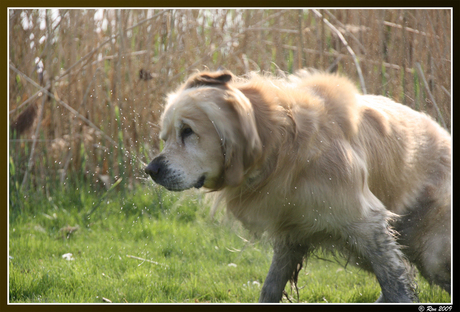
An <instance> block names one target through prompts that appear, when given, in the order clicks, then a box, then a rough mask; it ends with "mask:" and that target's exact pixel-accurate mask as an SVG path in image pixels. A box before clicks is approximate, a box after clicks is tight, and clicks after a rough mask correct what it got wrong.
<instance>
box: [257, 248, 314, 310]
mask: <svg viewBox="0 0 460 312" xmlns="http://www.w3.org/2000/svg"><path fill="white" fill-rule="evenodd" d="M307 250H308V248H306V247H303V246H302V247H300V246H286V245H284V244H275V247H274V254H273V259H272V264H271V265H270V270H269V271H268V275H267V278H266V279H265V282H264V285H263V287H262V292H261V294H260V298H259V302H264V303H268V302H280V300H281V297H282V296H283V290H284V287H285V286H286V283H287V282H288V280H290V279H291V278H293V275H295V274H296V272H297V273H298V268H300V267H301V266H302V261H303V257H304V256H305V255H306V251H307ZM299 265H300V267H299ZM294 278H295V277H294Z"/></svg>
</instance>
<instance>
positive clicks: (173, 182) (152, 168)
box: [144, 155, 206, 191]
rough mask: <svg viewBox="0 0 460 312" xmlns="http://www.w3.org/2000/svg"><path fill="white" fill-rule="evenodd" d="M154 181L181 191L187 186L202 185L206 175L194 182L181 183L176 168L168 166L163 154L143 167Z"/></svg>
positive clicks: (170, 188)
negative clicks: (190, 183)
mask: <svg viewBox="0 0 460 312" xmlns="http://www.w3.org/2000/svg"><path fill="white" fill-rule="evenodd" d="M144 171H145V173H147V174H148V175H149V176H150V177H151V178H152V179H153V181H155V183H157V184H160V185H163V186H164V187H165V188H167V189H168V190H170V191H183V190H185V189H188V188H192V187H195V188H197V189H198V188H200V187H202V186H203V185H204V182H205V179H206V177H205V176H204V175H203V176H201V177H200V178H199V179H198V180H197V181H196V182H195V183H194V184H192V185H188V184H185V185H184V183H183V181H182V179H181V176H182V175H181V174H180V173H179V172H177V171H176V170H171V169H170V168H169V167H168V161H167V160H166V158H165V157H164V156H163V155H160V156H158V157H156V158H155V159H154V160H152V161H151V162H150V163H149V164H148V165H147V167H145V169H144Z"/></svg>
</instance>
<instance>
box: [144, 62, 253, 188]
mask: <svg viewBox="0 0 460 312" xmlns="http://www.w3.org/2000/svg"><path fill="white" fill-rule="evenodd" d="M232 79H233V75H232V73H230V72H229V71H219V72H214V73H210V72H203V73H198V74H195V75H193V76H191V77H190V78H189V79H188V80H187V81H186V82H185V83H184V84H183V86H181V87H180V88H179V89H178V91H176V92H175V93H172V94H170V95H169V96H168V97H167V104H166V107H165V110H164V112H163V115H162V118H161V132H160V139H161V140H163V141H164V149H163V151H162V152H161V153H160V154H159V155H158V156H157V157H156V158H155V159H154V160H153V161H152V162H151V163H150V164H149V165H148V166H147V167H146V168H145V172H146V173H147V174H149V175H150V176H151V177H152V179H153V180H154V181H155V182H156V183H158V184H161V185H163V186H164V187H166V188H167V189H169V190H174V191H182V190H185V189H189V188H192V187H196V188H200V187H202V186H204V187H206V188H208V189H210V190H218V189H221V188H223V187H225V186H236V185H239V184H240V183H241V182H242V181H243V178H244V173H245V171H246V170H247V169H248V168H249V167H250V166H251V165H252V164H253V163H254V162H255V161H256V160H257V159H258V158H259V157H260V155H261V153H262V143H261V141H260V138H259V135H258V132H257V126H256V120H255V116H254V111H253V108H252V105H251V103H250V101H249V99H248V98H247V97H246V96H244V94H243V93H241V92H240V91H239V90H238V89H236V88H235V87H233V86H232V84H231V82H232Z"/></svg>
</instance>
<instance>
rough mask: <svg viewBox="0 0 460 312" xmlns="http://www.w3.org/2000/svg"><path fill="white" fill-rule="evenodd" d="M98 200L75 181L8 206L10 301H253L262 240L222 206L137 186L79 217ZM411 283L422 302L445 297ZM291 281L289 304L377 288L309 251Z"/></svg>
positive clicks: (266, 262) (264, 267)
mask: <svg viewBox="0 0 460 312" xmlns="http://www.w3.org/2000/svg"><path fill="white" fill-rule="evenodd" d="M68 189H70V187H69V188H68ZM83 194H84V196H83ZM99 198H101V195H100V194H96V193H93V192H88V190H86V189H84V188H82V189H79V190H76V189H75V190H72V191H69V190H67V191H64V190H61V191H59V192H56V194H51V196H49V197H48V198H46V197H45V196H43V195H40V194H38V193H37V194H35V195H31V196H30V197H29V196H26V197H25V198H23V201H21V202H20V203H16V205H15V206H11V205H10V209H11V210H10V214H9V216H10V220H9V255H10V256H11V257H12V258H10V260H9V302H10V303H102V302H107V301H108V300H110V301H111V302H114V303H196V302H199V303H202V302H211V303H222V302H242V303H246V302H257V300H258V296H259V293H260V288H261V285H262V284H263V281H264V279H265V276H266V273H267V272H268V268H269V266H270V260H271V255H272V251H271V248H270V245H269V243H267V242H266V241H264V240H263V239H262V240H261V241H257V242H253V243H249V242H247V241H245V240H244V239H243V237H245V236H246V234H247V233H246V232H245V231H244V230H243V229H241V228H240V227H239V225H238V224H237V223H234V222H230V221H229V220H228V219H227V218H225V217H224V215H223V214H222V215H220V216H219V217H218V218H217V219H216V220H211V219H210V217H209V216H208V209H207V208H206V207H207V205H205V204H204V203H203V200H202V197H201V195H199V194H197V193H195V192H189V193H183V194H172V193H169V192H166V191H164V190H162V189H159V188H156V187H148V188H147V187H145V186H138V187H137V188H136V189H135V190H132V191H127V190H125V191H124V192H117V191H115V192H110V193H109V194H107V196H106V197H105V198H104V202H103V203H102V204H100V205H99V207H98V208H97V209H95V210H94V212H93V213H92V214H91V215H90V216H89V217H87V214H88V211H91V209H92V207H93V206H94V205H97V204H98V200H99ZM12 207H13V208H12ZM68 253H71V254H72V255H71V256H70V257H71V258H70V259H71V260H67V259H65V258H63V255H65V254H68ZM418 282H419V296H420V300H421V301H422V302H436V303H440V302H450V301H451V299H450V296H449V295H448V294H447V293H446V292H444V291H442V290H441V289H440V288H438V287H433V288H430V287H429V286H428V285H427V283H426V282H425V281H424V280H423V279H421V278H419V280H418ZM298 286H299V288H300V290H299V299H297V295H296V293H295V291H291V289H290V286H289V284H288V285H287V287H286V291H287V293H288V295H289V300H291V301H292V302H297V300H299V301H300V302H310V303H312V302H320V303H326V302H329V303H332V302H339V303H340V302H373V301H375V300H376V299H377V297H378V295H379V291H380V289H379V286H378V283H377V281H376V279H375V277H374V276H372V275H369V274H368V273H365V272H362V271H360V270H358V269H357V268H354V267H350V266H349V267H347V268H346V269H343V268H342V267H341V266H339V265H338V264H337V263H332V262H329V261H322V260H319V259H314V258H313V259H311V260H309V263H308V266H307V267H306V268H304V269H303V270H302V271H301V273H300V277H299V284H298ZM283 301H284V302H288V300H286V299H283Z"/></svg>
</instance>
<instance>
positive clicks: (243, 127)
mask: <svg viewBox="0 0 460 312" xmlns="http://www.w3.org/2000/svg"><path fill="white" fill-rule="evenodd" d="M232 93H233V92H232ZM226 101H227V103H228V104H230V106H231V107H232V109H233V110H234V112H235V113H236V115H237V118H236V119H235V118H233V119H229V121H228V123H229V126H230V128H229V129H227V132H228V131H231V132H232V135H231V136H229V137H227V138H224V149H225V172H224V180H225V183H226V185H229V186H237V185H239V184H240V183H241V182H242V181H243V178H244V173H245V171H246V170H247V169H248V168H250V167H251V166H253V165H254V164H255V163H256V162H257V160H259V158H260V157H261V155H262V141H261V139H260V136H259V133H258V131H257V124H256V119H255V116H254V110H253V108H252V105H251V103H250V102H249V99H248V98H246V96H244V95H243V94H242V93H240V92H235V93H233V94H229V96H228V97H227V99H226Z"/></svg>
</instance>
